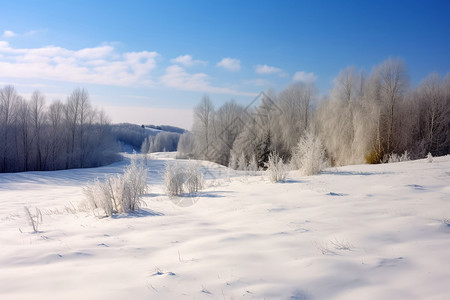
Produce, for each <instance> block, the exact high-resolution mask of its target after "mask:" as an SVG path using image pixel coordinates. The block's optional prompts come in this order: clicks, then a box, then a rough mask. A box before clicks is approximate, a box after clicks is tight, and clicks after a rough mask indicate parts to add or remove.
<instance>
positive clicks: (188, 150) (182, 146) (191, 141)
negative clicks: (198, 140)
mask: <svg viewBox="0 0 450 300" xmlns="http://www.w3.org/2000/svg"><path fill="white" fill-rule="evenodd" d="M194 151H195V137H194V135H193V134H192V133H191V132H189V131H186V132H185V133H183V134H182V135H181V136H180V139H179V141H178V146H177V158H194V156H195V153H194Z"/></svg>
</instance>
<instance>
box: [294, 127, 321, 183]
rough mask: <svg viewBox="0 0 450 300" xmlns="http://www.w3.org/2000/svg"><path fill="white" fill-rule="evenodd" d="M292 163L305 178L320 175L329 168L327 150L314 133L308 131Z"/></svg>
mask: <svg viewBox="0 0 450 300" xmlns="http://www.w3.org/2000/svg"><path fill="white" fill-rule="evenodd" d="M291 163H292V165H293V167H294V168H295V169H297V170H300V172H301V173H302V175H305V176H310V175H314V174H318V173H320V171H322V170H323V169H324V168H325V167H326V166H327V159H326V156H325V148H324V147H323V145H322V143H321V141H320V139H319V138H318V137H316V136H315V135H314V133H313V132H311V131H308V132H307V133H306V134H305V135H304V136H303V137H302V138H301V139H300V141H299V142H298V144H297V147H296V148H295V150H294V153H293V155H292V161H291Z"/></svg>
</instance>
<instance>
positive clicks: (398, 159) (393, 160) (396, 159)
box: [387, 150, 410, 163]
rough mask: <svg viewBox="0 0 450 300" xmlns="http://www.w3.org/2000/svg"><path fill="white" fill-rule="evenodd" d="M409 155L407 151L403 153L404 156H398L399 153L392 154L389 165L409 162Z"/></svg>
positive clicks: (388, 160)
mask: <svg viewBox="0 0 450 300" xmlns="http://www.w3.org/2000/svg"><path fill="white" fill-rule="evenodd" d="M409 160H410V158H409V153H408V151H407V150H405V152H403V154H402V155H398V154H397V153H392V154H391V155H389V157H388V159H387V162H388V163H396V162H403V161H409Z"/></svg>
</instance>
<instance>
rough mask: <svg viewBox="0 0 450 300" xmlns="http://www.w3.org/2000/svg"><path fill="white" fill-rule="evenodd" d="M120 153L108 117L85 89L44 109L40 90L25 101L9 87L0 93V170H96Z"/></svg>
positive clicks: (114, 159) (42, 95) (44, 103)
mask: <svg viewBox="0 0 450 300" xmlns="http://www.w3.org/2000/svg"><path fill="white" fill-rule="evenodd" d="M118 151H119V149H118V147H117V143H116V141H115V139H114V137H113V136H112V134H111V127H110V122H109V120H108V117H107V116H106V115H105V113H104V112H103V111H101V110H97V109H95V108H94V107H93V106H92V105H91V102H90V99H89V94H88V93H87V91H86V90H84V89H80V88H77V89H75V90H74V91H73V92H72V93H71V94H70V95H69V96H68V97H67V100H66V101H65V102H62V101H60V100H57V101H53V102H51V103H50V104H49V105H48V104H46V99H45V95H44V94H42V93H41V92H39V91H35V92H33V94H32V95H31V97H30V99H25V98H23V97H22V96H20V95H19V94H18V93H17V91H16V89H15V88H14V87H13V86H5V87H4V88H2V89H0V172H20V171H43V170H60V169H70V168H86V167H97V166H102V165H106V164H109V163H111V162H113V161H116V160H117V159H118V158H119V157H118V155H117V152H118Z"/></svg>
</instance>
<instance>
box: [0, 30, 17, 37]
mask: <svg viewBox="0 0 450 300" xmlns="http://www.w3.org/2000/svg"><path fill="white" fill-rule="evenodd" d="M15 36H17V34H16V33H14V32H13V31H11V30H5V31H3V37H4V38H12V37H15Z"/></svg>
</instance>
